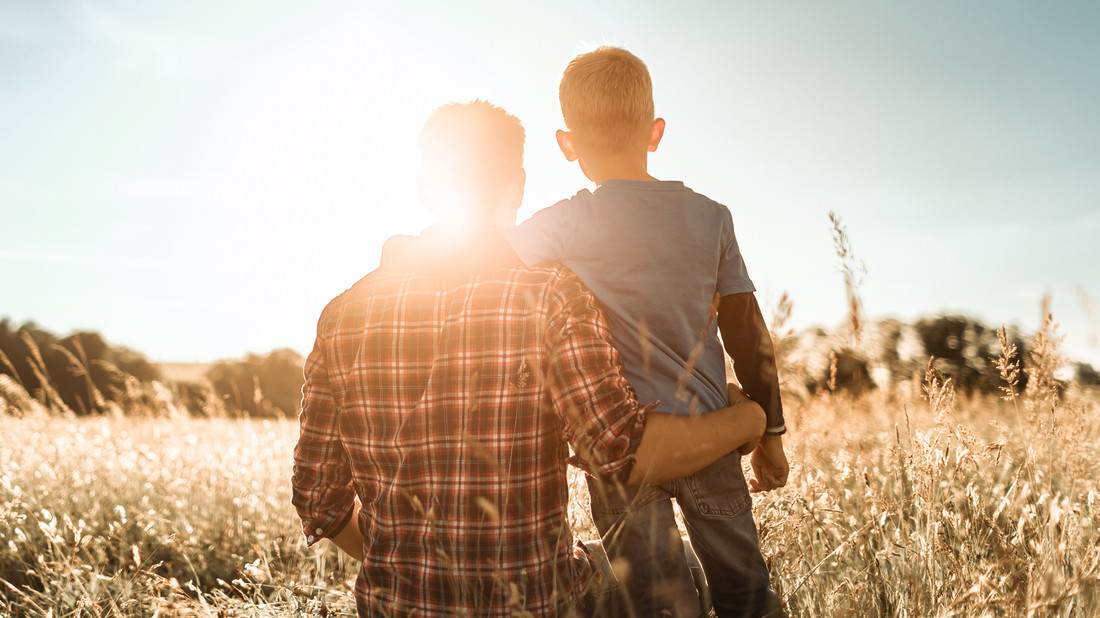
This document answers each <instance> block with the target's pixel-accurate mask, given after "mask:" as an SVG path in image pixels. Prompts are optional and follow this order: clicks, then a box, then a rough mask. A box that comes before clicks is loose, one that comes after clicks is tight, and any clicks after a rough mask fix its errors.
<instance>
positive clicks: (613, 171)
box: [579, 151, 657, 186]
mask: <svg viewBox="0 0 1100 618" xmlns="http://www.w3.org/2000/svg"><path fill="white" fill-rule="evenodd" d="M648 154H649V153H648V152H646V151H642V152H641V153H637V152H621V153H614V154H602V153H601V154H600V155H599V156H595V157H581V158H580V159H579V163H580V166H581V171H582V172H584V175H585V176H587V177H588V179H589V180H591V181H592V182H594V183H596V185H597V186H599V185H602V184H603V183H604V182H606V181H608V180H612V179H618V180H648V181H656V180H657V179H656V178H654V177H653V176H650V175H649V171H648V169H647V163H648V161H647V159H648V157H647V155H648Z"/></svg>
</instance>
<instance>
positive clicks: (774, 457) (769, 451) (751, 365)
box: [718, 292, 790, 491]
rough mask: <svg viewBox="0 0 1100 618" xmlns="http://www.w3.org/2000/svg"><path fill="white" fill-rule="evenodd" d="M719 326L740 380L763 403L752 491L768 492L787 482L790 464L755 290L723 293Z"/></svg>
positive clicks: (769, 347)
mask: <svg viewBox="0 0 1100 618" xmlns="http://www.w3.org/2000/svg"><path fill="white" fill-rule="evenodd" d="M718 329H719V330H720V331H721V332H722V341H723V343H724V344H725V346H726V352H728V353H729V355H730V357H731V358H732V359H733V370H734V373H736V374H737V381H738V382H740V383H741V387H742V388H743V389H744V390H745V393H746V394H748V396H749V397H750V398H752V399H753V400H754V401H756V402H758V403H760V405H761V407H763V408H764V412H765V414H766V415H767V418H768V426H767V430H766V432H765V435H764V437H763V438H762V439H761V441H760V444H759V445H758V446H757V447H756V449H755V450H754V451H753V453H752V457H751V460H750V461H751V464H752V469H753V475H754V478H753V479H751V481H750V487H751V489H752V490H753V491H768V490H771V489H776V488H779V487H782V486H784V485H786V484H787V476H788V474H789V472H790V466H789V464H788V463H787V457H786V454H785V453H784V452H783V437H782V434H783V433H784V432H785V431H786V426H785V425H784V422H783V403H782V401H781V399H780V396H779V373H778V371H777V369H776V365H775V348H774V347H773V346H772V339H771V333H769V332H768V326H767V324H766V323H765V322H764V316H763V315H762V314H761V312H760V305H759V304H758V303H757V302H756V295H755V294H753V293H752V292H746V293H743V294H730V295H727V296H723V297H721V298H720V299H719V302H718Z"/></svg>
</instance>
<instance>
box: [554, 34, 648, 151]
mask: <svg viewBox="0 0 1100 618" xmlns="http://www.w3.org/2000/svg"><path fill="white" fill-rule="evenodd" d="M558 99H559V100H560V102H561V113H562V116H563V117H564V118H565V126H566V127H568V129H569V131H570V133H572V139H573V142H574V143H575V144H576V146H577V147H578V148H580V149H584V150H587V151H589V152H593V153H599V154H605V155H607V154H614V153H621V152H624V151H628V150H634V149H638V148H641V149H643V151H644V150H645V149H647V147H648V145H649V143H650V139H651V136H652V132H653V122H654V112H653V83H652V82H651V81H650V78H649V70H648V69H646V66H645V63H643V62H642V61H641V59H639V58H638V57H637V56H635V55H634V54H632V53H630V52H628V51H626V50H625V49H620V48H618V47H600V48H598V49H596V50H594V51H590V52H588V53H586V54H581V55H579V56H577V57H576V58H574V59H573V61H572V62H570V63H569V66H567V67H566V68H565V72H564V73H563V74H562V76H561V84H560V85H559V86H558Z"/></svg>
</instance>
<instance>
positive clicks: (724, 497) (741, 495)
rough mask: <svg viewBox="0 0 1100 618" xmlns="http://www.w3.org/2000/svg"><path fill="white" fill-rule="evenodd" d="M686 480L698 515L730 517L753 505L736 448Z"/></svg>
mask: <svg viewBox="0 0 1100 618" xmlns="http://www.w3.org/2000/svg"><path fill="white" fill-rule="evenodd" d="M685 480H686V482H687V488H688V490H689V491H690V492H691V497H692V500H693V501H694V502H695V508H696V510H697V511H698V513H699V514H700V515H703V516H710V517H733V516H735V515H737V514H739V513H740V512H741V511H743V510H745V509H746V508H747V507H748V506H749V505H750V504H752V497H750V496H749V486H748V484H747V483H746V482H745V473H744V472H743V471H742V469H741V456H740V455H739V454H738V453H737V452H736V451H735V452H733V453H730V454H728V455H726V456H725V457H723V458H721V459H719V460H718V461H716V462H714V463H712V464H711V465H709V466H707V467H706V468H703V469H702V470H700V471H698V472H696V473H695V474H692V475H691V476H689V477H687V479H685Z"/></svg>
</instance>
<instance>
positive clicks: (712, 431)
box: [626, 399, 766, 485]
mask: <svg viewBox="0 0 1100 618" xmlns="http://www.w3.org/2000/svg"><path fill="white" fill-rule="evenodd" d="M765 421H766V419H765V416H764V410H763V409H761V407H760V406H759V405H757V404H756V403H755V402H753V401H750V400H748V399H744V400H741V401H740V402H737V403H734V404H733V405H731V406H729V407H727V408H722V409H720V410H715V411H713V412H708V413H706V414H697V415H691V416H675V415H672V414H660V413H655V412H653V413H650V414H649V415H648V416H647V418H646V424H645V431H644V432H643V433H642V440H641V442H640V443H639V445H638V451H637V453H636V457H637V460H636V461H635V463H634V468H633V469H632V470H631V472H630V476H629V478H627V481H626V483H627V485H637V484H640V483H643V482H644V483H663V482H666V481H671V480H673V479H678V478H681V477H684V476H687V475H689V474H692V473H694V472H696V471H698V470H701V469H703V468H705V467H706V466H708V465H710V464H712V463H714V462H715V461H717V460H718V459H720V458H721V457H723V456H724V455H726V454H727V453H730V452H732V451H734V450H735V449H738V448H740V447H746V448H744V449H743V451H742V452H749V450H751V448H752V447H753V445H755V444H756V442H757V441H759V440H760V437H761V435H763V433H764V426H765Z"/></svg>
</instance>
